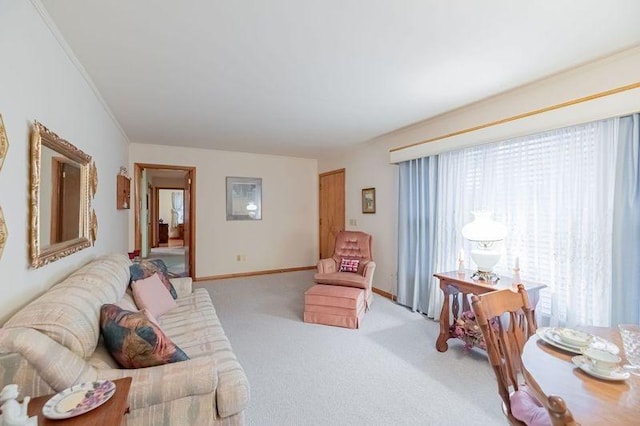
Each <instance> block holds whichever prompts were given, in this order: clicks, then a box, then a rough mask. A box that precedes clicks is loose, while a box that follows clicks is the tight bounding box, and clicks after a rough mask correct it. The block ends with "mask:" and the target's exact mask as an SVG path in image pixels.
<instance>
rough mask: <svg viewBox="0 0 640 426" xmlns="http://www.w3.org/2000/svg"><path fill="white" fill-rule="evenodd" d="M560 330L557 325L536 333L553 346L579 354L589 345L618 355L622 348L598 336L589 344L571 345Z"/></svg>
mask: <svg viewBox="0 0 640 426" xmlns="http://www.w3.org/2000/svg"><path fill="white" fill-rule="evenodd" d="M559 330H560V329H559V328H557V327H540V328H538V330H537V331H536V334H537V335H538V337H540V338H541V339H542V340H544V341H545V342H547V343H548V344H550V345H551V346H555V347H557V348H560V349H562V350H564V351H567V352H571V353H574V354H578V355H579V354H582V351H583V350H584V349H585V348H587V347H591V348H597V349H602V350H605V351H607V352H610V353H612V354H614V355H618V354H619V353H620V348H619V347H618V346H616V344H615V343H611V342H610V341H608V340H606V339H603V338H602V337H598V336H593V340H591V343H589V346H583V347H580V346H574V345H571V344H569V343H567V342H565V341H563V340H562V339H561V338H560V335H559Z"/></svg>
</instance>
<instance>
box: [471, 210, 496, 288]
mask: <svg viewBox="0 0 640 426" xmlns="http://www.w3.org/2000/svg"><path fill="white" fill-rule="evenodd" d="M471 214H473V217H474V219H473V221H472V222H470V223H467V224H466V225H465V226H464V227H463V228H462V236H463V237H464V238H466V239H467V240H469V241H471V242H473V243H475V244H474V245H475V247H473V249H472V250H471V259H472V260H473V261H474V262H475V264H476V266H477V267H478V270H477V271H476V272H475V273H474V274H473V275H472V276H471V278H472V279H480V280H484V281H491V282H495V281H498V280H499V279H500V277H498V275H496V274H494V273H493V272H492V271H491V270H492V269H493V267H494V266H496V264H497V263H498V261H499V260H500V256H502V240H504V237H506V236H507V227H506V226H504V225H503V224H502V223H500V222H496V221H495V220H493V219H492V218H491V216H492V213H491V212H489V211H473V212H471Z"/></svg>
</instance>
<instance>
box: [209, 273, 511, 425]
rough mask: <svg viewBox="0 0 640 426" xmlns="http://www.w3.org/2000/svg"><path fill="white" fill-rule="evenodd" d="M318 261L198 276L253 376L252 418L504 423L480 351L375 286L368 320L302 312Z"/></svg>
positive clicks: (271, 421) (263, 421)
mask: <svg viewBox="0 0 640 426" xmlns="http://www.w3.org/2000/svg"><path fill="white" fill-rule="evenodd" d="M312 276H313V272H312V271H302V272H291V273H285V274H274V275H264V276H259V277H249V278H235V279H227V280H219V281H211V282H201V283H197V284H196V287H202V288H206V289H207V290H208V291H209V293H210V294H211V296H212V299H213V303H214V305H215V307H216V310H217V312H218V315H219V317H220V319H221V321H222V326H223V327H224V329H225V331H226V333H227V336H228V337H229V339H230V340H231V344H232V346H233V348H234V350H235V353H236V355H237V356H238V358H239V360H240V363H241V364H242V365H243V367H244V369H245V371H246V373H247V376H248V378H249V382H250V384H251V403H250V406H249V408H248V410H247V413H246V414H247V424H249V425H505V424H507V422H506V419H505V418H504V417H503V416H502V412H501V410H500V398H499V397H498V393H497V387H496V383H495V377H494V376H493V373H492V371H491V368H490V367H489V364H488V362H487V359H486V356H485V354H484V353H483V352H475V351H472V352H471V353H469V354H467V353H465V352H464V351H463V345H462V343H458V342H456V341H450V342H451V344H450V345H449V351H448V352H446V353H440V352H437V351H436V349H435V340H436V338H437V335H438V332H439V327H438V323H437V322H434V321H432V320H428V319H425V318H424V317H423V316H422V315H420V314H417V313H413V312H411V311H410V310H408V309H406V308H404V307H402V306H399V305H396V304H395V303H392V302H391V301H390V300H388V299H385V298H382V297H379V296H377V295H376V296H375V300H374V303H373V305H372V307H371V310H370V311H369V312H368V313H367V314H366V315H365V317H364V319H363V321H362V325H361V328H360V329H358V330H348V329H343V328H338V327H328V326H323V325H316V324H305V323H304V322H302V311H303V293H304V291H305V290H306V289H307V288H309V287H310V286H311V285H312Z"/></svg>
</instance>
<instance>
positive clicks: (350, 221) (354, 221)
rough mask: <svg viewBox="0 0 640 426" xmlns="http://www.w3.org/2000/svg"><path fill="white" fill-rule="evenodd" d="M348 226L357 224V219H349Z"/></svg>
mask: <svg viewBox="0 0 640 426" xmlns="http://www.w3.org/2000/svg"><path fill="white" fill-rule="evenodd" d="M349 226H358V221H357V220H355V219H349Z"/></svg>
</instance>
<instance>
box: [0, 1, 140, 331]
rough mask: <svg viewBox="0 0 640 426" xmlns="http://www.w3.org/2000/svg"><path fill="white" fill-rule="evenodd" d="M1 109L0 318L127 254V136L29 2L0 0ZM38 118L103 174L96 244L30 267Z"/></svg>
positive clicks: (97, 201) (4, 317)
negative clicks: (104, 258) (0, 250)
mask: <svg viewBox="0 0 640 426" xmlns="http://www.w3.org/2000/svg"><path fill="white" fill-rule="evenodd" d="M0 10H1V11H2V12H1V13H0V52H2V54H1V58H2V65H0V94H1V95H0V114H2V116H3V120H4V124H5V127H6V131H7V136H8V139H9V152H8V155H7V158H6V159H5V161H4V166H3V168H2V170H0V206H2V209H3V211H4V216H5V219H6V222H7V227H8V230H9V237H8V240H7V246H6V247H5V249H4V254H3V256H2V258H1V259H0V274H1V276H2V279H0V323H2V322H4V321H5V320H6V319H8V317H9V316H10V314H11V313H13V312H14V311H16V310H17V309H19V308H20V307H21V306H23V305H25V304H26V303H27V302H28V301H29V300H31V299H33V298H34V297H36V296H37V295H39V294H40V293H42V292H43V291H45V290H46V289H47V288H49V287H50V286H51V285H52V284H54V283H55V282H57V281H59V280H60V279H61V278H63V277H65V276H66V275H68V274H69V273H71V272H72V271H73V270H74V269H75V268H77V267H78V266H80V265H83V264H85V263H86V262H88V261H89V260H90V259H91V258H93V257H95V256H96V255H99V254H103V253H108V252H116V251H120V252H124V251H125V250H126V248H127V216H126V213H124V211H117V210H116V206H115V199H116V196H115V192H116V174H117V173H118V169H119V167H120V166H124V165H126V164H127V160H128V152H127V140H126V138H125V137H124V136H123V134H122V133H121V132H120V130H119V127H118V126H117V125H116V124H115V122H114V121H113V120H112V118H111V116H110V115H109V114H108V113H107V112H106V110H105V108H104V107H103V104H102V103H101V102H100V101H99V99H98V98H97V97H96V95H95V94H94V92H93V91H92V89H91V88H90V86H89V85H88V83H87V82H86V80H84V79H83V77H82V76H81V74H80V72H79V71H78V69H77V68H76V67H75V66H74V65H73V63H72V61H71V60H70V59H69V57H68V56H67V54H66V53H65V51H64V50H63V49H62V47H61V45H60V44H59V43H58V41H57V39H56V38H55V37H54V36H53V35H52V32H51V30H50V29H49V27H47V25H46V24H45V22H44V21H43V19H42V18H41V16H40V15H39V14H38V12H37V11H36V10H35V8H34V6H33V5H32V3H31V2H28V1H9V0H0ZM33 120H38V121H40V122H42V123H43V124H44V125H45V126H47V127H48V128H49V129H50V130H52V131H54V132H56V133H57V134H58V135H59V136H61V137H62V138H64V139H67V140H68V141H70V142H71V143H73V144H74V145H76V146H77V147H78V148H80V149H82V150H83V151H85V152H86V153H87V154H89V155H92V156H93V158H94V159H95V161H96V164H97V167H98V174H99V178H100V179H99V186H98V191H97V194H96V199H95V201H94V207H95V209H96V213H97V216H98V222H99V233H98V240H97V242H96V245H95V247H93V248H89V249H85V250H82V251H80V252H78V253H76V254H73V255H71V256H68V257H66V258H64V259H62V260H59V261H57V262H54V263H52V264H50V265H47V266H44V267H42V268H39V269H36V270H32V269H30V268H29V266H28V265H29V246H28V236H27V234H28V229H29V227H28V219H29V209H28V206H29V136H30V129H31V123H32V122H33Z"/></svg>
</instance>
